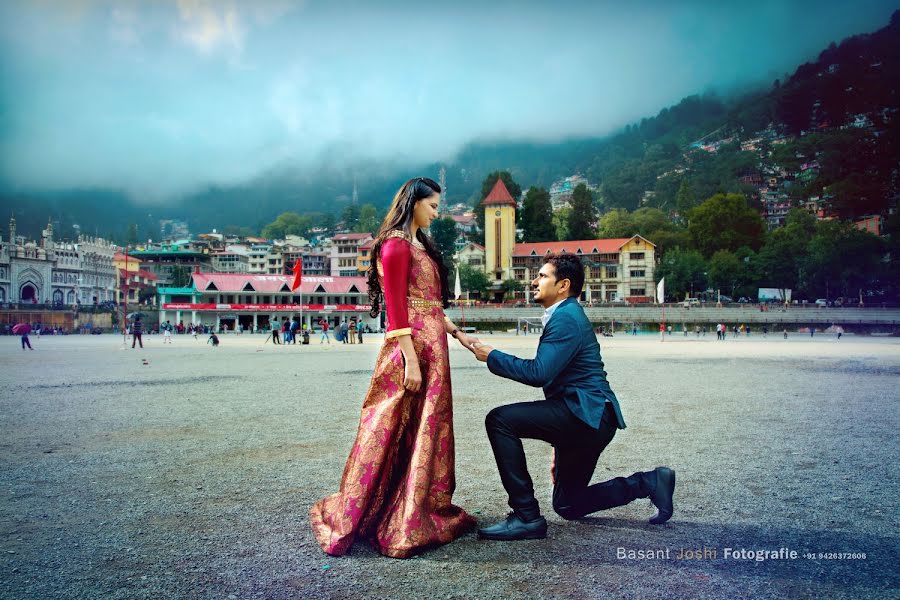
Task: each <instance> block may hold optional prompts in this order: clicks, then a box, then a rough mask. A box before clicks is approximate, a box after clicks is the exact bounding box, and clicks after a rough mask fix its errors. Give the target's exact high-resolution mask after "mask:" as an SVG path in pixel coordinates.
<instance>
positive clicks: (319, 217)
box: [312, 212, 374, 233]
mask: <svg viewBox="0 0 900 600" xmlns="http://www.w3.org/2000/svg"><path fill="white" fill-rule="evenodd" d="M312 220H313V227H321V228H322V229H324V230H325V231H326V232H327V233H331V232H332V231H334V226H335V217H334V214H333V213H330V212H326V213H313V215H312ZM373 233H374V232H373Z"/></svg>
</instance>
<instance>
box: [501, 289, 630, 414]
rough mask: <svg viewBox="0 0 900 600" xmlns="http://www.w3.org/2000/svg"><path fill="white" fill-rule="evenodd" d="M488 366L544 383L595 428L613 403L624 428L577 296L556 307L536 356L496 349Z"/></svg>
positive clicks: (521, 379) (547, 392) (506, 374)
mask: <svg viewBox="0 0 900 600" xmlns="http://www.w3.org/2000/svg"><path fill="white" fill-rule="evenodd" d="M487 366H488V369H490V370H491V373H494V374H495V375H499V376H500V377H506V378H507V379H512V380H513V381H518V382H519V383H524V384H526V385H531V386H534V387H543V388H544V397H545V398H546V399H547V400H559V401H562V402H565V403H566V406H568V407H569V409H570V410H571V411H572V413H573V414H574V415H575V416H576V417H578V418H579V419H581V420H582V421H584V422H585V423H587V424H588V425H590V426H591V427H594V428H595V429H597V428H599V427H600V420H601V419H602V417H603V411H604V409H605V408H606V403H607V402H609V403H610V404H612V406H613V409H614V411H615V415H616V426H617V427H618V428H619V429H625V419H624V418H622V411H621V409H620V408H619V401H618V399H617V398H616V395H615V394H614V393H613V391H612V388H610V387H609V382H608V381H607V380H606V371H604V370H603V361H602V360H601V358H600V344H598V343H597V336H596V335H595V334H594V328H593V326H592V325H591V322H590V321H588V318H587V315H585V314H584V309H583V308H581V305H580V304H579V303H578V301H577V300H576V299H575V298H567V299H566V300H564V301H563V303H562V304H560V305H559V306H557V307H556V310H555V311H554V312H553V316H551V317H550V320H549V321H548V322H547V325H546V327H544V332H543V334H541V339H540V342H539V343H538V348H537V355H535V357H534V359H532V360H527V359H524V358H518V357H516V356H512V355H510V354H506V353H505V352H501V351H499V350H493V351H492V352H491V353H490V354H489V355H488V359H487Z"/></svg>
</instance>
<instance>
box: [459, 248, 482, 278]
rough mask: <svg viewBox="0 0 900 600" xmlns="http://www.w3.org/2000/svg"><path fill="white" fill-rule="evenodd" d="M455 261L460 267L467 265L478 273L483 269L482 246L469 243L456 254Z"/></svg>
mask: <svg viewBox="0 0 900 600" xmlns="http://www.w3.org/2000/svg"><path fill="white" fill-rule="evenodd" d="M456 260H457V261H458V262H459V264H461V265H469V266H470V267H475V268H477V269H478V270H479V271H480V270H482V269H484V246H482V245H481V244H476V243H475V242H469V243H468V244H466V245H465V246H463V247H462V248H461V249H460V250H459V252H457V253H456Z"/></svg>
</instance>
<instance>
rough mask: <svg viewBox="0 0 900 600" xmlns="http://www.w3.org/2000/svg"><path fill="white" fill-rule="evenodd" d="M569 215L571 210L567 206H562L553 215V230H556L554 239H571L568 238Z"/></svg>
mask: <svg viewBox="0 0 900 600" xmlns="http://www.w3.org/2000/svg"><path fill="white" fill-rule="evenodd" d="M571 213H572V209H571V208H570V207H568V206H563V207H562V208H560V209H559V210H557V211H556V212H554V213H553V228H554V229H555V230H556V239H558V240H570V239H572V238H570V237H569V215H570V214H571Z"/></svg>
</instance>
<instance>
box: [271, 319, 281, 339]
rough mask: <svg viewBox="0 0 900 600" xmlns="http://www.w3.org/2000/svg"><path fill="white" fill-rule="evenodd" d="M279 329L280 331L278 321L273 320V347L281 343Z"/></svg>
mask: <svg viewBox="0 0 900 600" xmlns="http://www.w3.org/2000/svg"><path fill="white" fill-rule="evenodd" d="M279 329H280V327H279V326H278V319H273V320H272V344H273V345H275V344H280V343H281V336H279V335H278V334H279Z"/></svg>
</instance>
